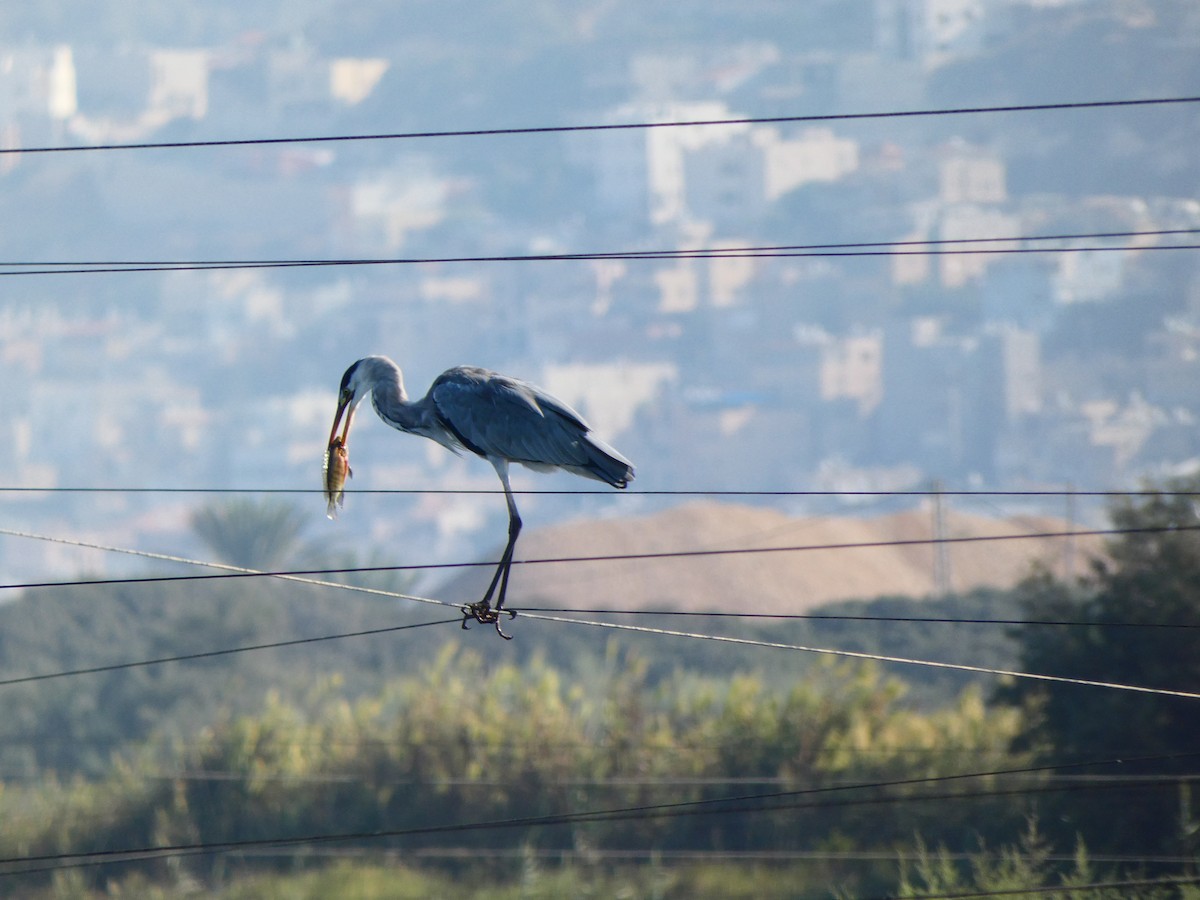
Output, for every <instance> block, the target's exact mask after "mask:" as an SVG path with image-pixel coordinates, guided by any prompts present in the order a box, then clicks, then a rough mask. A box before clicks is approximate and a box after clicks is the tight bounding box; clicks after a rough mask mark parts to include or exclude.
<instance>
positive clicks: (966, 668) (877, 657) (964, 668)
mask: <svg viewBox="0 0 1200 900" xmlns="http://www.w3.org/2000/svg"><path fill="white" fill-rule="evenodd" d="M524 617H525V618H527V619H535V620H541V621H546V622H560V623H563V624H568V625H587V626H590V627H593V628H611V629H614V630H617V631H629V632H635V633H639V634H654V635H660V636H663V637H682V638H690V639H693V640H704V641H716V642H718V643H723V644H736V645H739V646H745V647H759V648H770V649H775V650H791V651H796V652H801V653H816V654H820V655H822V656H838V657H843V658H847V659H858V660H869V661H872V662H884V663H897V664H900V665H910V666H922V667H925V668H932V669H947V670H950V671H955V672H970V673H972V674H975V675H997V676H1000V677H1003V678H1023V679H1027V680H1031V681H1045V682H1051V683H1054V684H1073V685H1077V686H1079V687H1098V688H1106V689H1108V690H1117V691H1131V692H1133V693H1139V694H1154V695H1157V696H1161V697H1178V698H1181V699H1185V700H1200V693H1196V692H1193V691H1177V690H1170V689H1168V688H1155V687H1147V686H1145V685H1137V684H1123V683H1119V682H1113V681H1096V680H1093V679H1090V678H1071V677H1068V676H1065V675H1046V674H1042V673H1039V672H1019V671H1016V670H1014V669H1001V668H996V667H992V666H975V665H969V664H967V663H950V662H939V661H936V660H929V659H913V658H911V657H906V656H891V655H888V654H885V653H867V652H864V651H859V650H836V649H832V648H829V647H809V646H806V645H803V644H787V643H782V642H777V641H761V640H754V639H751V638H740V637H732V636H729V635H714V634H701V633H697V632H692V631H676V630H673V629H669V628H651V627H649V626H646V625H631V624H628V623H623V622H597V621H595V620H591V619H571V618H567V617H564V616H556V615H547V614H545V613H525V614H524Z"/></svg>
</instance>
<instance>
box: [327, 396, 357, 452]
mask: <svg viewBox="0 0 1200 900" xmlns="http://www.w3.org/2000/svg"><path fill="white" fill-rule="evenodd" d="M351 399H352V398H350V397H345V398H342V399H341V400H338V407H337V414H336V415H335V416H334V417H333V428H331V429H329V446H330V447H332V446H333V442H334V441H335V440H336V439H337V430H338V425H339V424H341V421H342V415H343V414H345V416H346V424H345V427H343V428H342V438H341V441H342V446H343V447H345V446H346V440H347V439H348V438H349V437H350V420H351V419H353V418H354V404H353V403H351Z"/></svg>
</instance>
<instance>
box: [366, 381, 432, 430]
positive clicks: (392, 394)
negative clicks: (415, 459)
mask: <svg viewBox="0 0 1200 900" xmlns="http://www.w3.org/2000/svg"><path fill="white" fill-rule="evenodd" d="M371 404H372V405H373V406H374V407H375V412H376V413H378V414H379V418H381V419H383V421H385V422H387V423H388V424H389V425H391V426H392V427H393V428H398V429H399V430H400V431H416V432H419V431H421V429H422V426H423V424H424V422H425V413H424V410H423V409H422V407H421V405H420V404H419V403H410V402H409V400H408V394H406V393H405V392H404V384H403V383H402V382H401V381H400V378H399V376H397V377H395V378H386V379H382V380H380V381H378V382H376V384H375V387H374V388H373V389H372V391H371Z"/></svg>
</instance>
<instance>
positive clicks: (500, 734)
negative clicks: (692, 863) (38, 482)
mask: <svg viewBox="0 0 1200 900" xmlns="http://www.w3.org/2000/svg"><path fill="white" fill-rule="evenodd" d="M646 672H647V667H646V666H645V664H644V663H641V662H639V661H638V660H636V659H629V658H627V657H625V656H624V655H623V654H621V653H619V652H615V651H614V652H613V653H611V654H610V655H609V656H607V657H606V668H605V669H604V670H603V671H601V672H598V673H596V676H595V677H594V678H593V679H592V680H590V681H589V682H586V683H584V682H572V681H570V680H568V679H567V678H565V677H564V675H563V673H562V672H560V671H559V670H557V669H555V668H553V667H551V666H549V665H547V664H545V663H544V662H538V661H534V662H531V663H529V664H527V665H526V666H522V667H518V666H515V665H509V664H501V665H494V666H488V665H487V664H486V663H485V662H484V660H483V658H482V657H481V656H480V655H478V654H473V653H461V652H454V651H453V650H446V651H443V652H442V653H441V654H440V655H439V656H438V657H437V658H436V659H435V660H434V661H433V663H432V664H431V665H430V666H429V667H428V668H427V669H426V670H425V671H424V672H422V673H420V674H416V675H412V676H408V677H405V678H401V679H397V680H395V681H393V682H391V683H389V684H388V685H387V686H386V687H385V688H384V689H383V690H381V691H380V692H378V693H376V694H373V695H370V696H363V697H358V698H351V697H348V696H347V695H346V694H345V692H344V689H343V687H342V686H341V685H340V684H339V683H338V682H337V681H336V680H331V681H326V682H324V683H323V684H321V685H320V686H319V687H318V688H316V689H314V690H312V691H310V692H309V694H308V695H307V696H304V697H301V698H300V699H298V700H293V701H289V700H286V699H284V698H283V697H282V696H280V695H275V696H272V697H270V698H269V699H268V701H267V703H266V705H265V707H264V708H263V709H262V710H261V711H260V712H258V713H256V714H254V715H230V716H227V717H224V718H223V719H221V720H219V721H217V722H215V723H214V724H213V725H212V726H211V727H209V728H208V729H206V730H205V731H204V732H203V734H202V735H201V737H200V739H199V740H195V741H190V742H187V743H183V744H175V745H173V746H163V745H161V744H152V745H148V746H147V747H146V748H145V749H144V751H143V752H141V753H140V754H138V755H137V756H135V757H130V758H128V759H126V760H125V761H123V762H121V763H120V765H119V766H118V767H117V768H116V769H115V770H114V771H113V772H112V773H111V774H110V775H109V776H108V777H107V778H105V779H103V780H101V781H98V782H94V783H86V782H82V781H76V782H72V783H70V784H68V785H62V784H59V783H57V782H48V783H46V784H43V785H41V786H38V787H35V788H28V789H22V788H19V787H16V786H8V787H7V788H6V790H5V791H4V792H3V793H2V794H0V818H2V819H3V821H5V823H6V828H5V831H4V833H3V834H2V835H0V856H7V855H22V856H28V855H41V854H44V853H56V852H69V851H78V850H80V849H86V850H94V849H102V848H116V847H141V846H153V845H181V844H182V845H189V844H194V843H212V842H225V841H245V840H264V839H278V838H287V837H291V836H306V835H321V834H324V835H330V834H347V835H364V836H365V835H371V834H376V833H379V832H386V833H390V834H392V835H394V836H393V837H391V838H388V837H380V838H366V837H360V838H358V839H353V840H347V841H338V842H337V843H336V847H337V848H338V849H339V850H345V851H356V852H361V853H365V854H380V853H386V852H389V851H390V852H397V853H400V854H401V855H402V856H403V857H405V858H408V857H409V856H410V855H413V854H417V853H419V852H420V851H421V850H422V848H428V847H442V846H445V844H446V843H447V842H450V843H451V844H452V845H460V844H467V845H470V846H473V847H476V848H479V850H480V858H479V860H478V861H475V860H472V859H471V858H470V857H469V856H468V858H467V859H466V860H465V861H464V862H462V863H459V864H456V869H455V871H456V872H457V873H458V876H459V877H462V878H466V879H468V881H469V880H470V879H471V878H475V877H481V875H480V873H482V872H486V873H487V874H488V877H489V878H490V879H491V880H492V881H497V880H498V881H499V883H511V882H517V881H519V880H521V879H526V880H528V878H530V877H532V876H531V875H530V873H531V871H533V870H532V869H531V868H530V866H531V865H532V863H531V862H530V861H529V860H526V861H525V862H522V861H521V857H520V854H519V851H520V850H521V848H536V849H537V850H538V851H539V852H540V853H547V852H552V853H563V854H566V856H567V858H568V859H585V860H586V859H588V858H589V854H591V853H593V852H596V853H603V851H604V850H605V849H607V848H616V849H619V848H624V847H632V848H658V849H660V850H662V851H663V852H669V851H687V852H696V851H730V850H768V851H793V850H815V849H820V848H822V847H829V846H832V844H831V843H830V842H831V840H835V839H834V838H833V836H835V835H847V836H851V837H850V839H851V840H852V841H853V842H854V845H855V846H876V847H889V846H893V845H896V844H898V843H899V842H901V841H902V840H904V838H905V837H906V835H907V834H909V833H910V829H911V828H913V827H914V824H916V825H917V826H918V827H920V828H921V830H922V831H924V832H928V833H931V834H934V835H936V836H937V837H938V839H942V840H950V839H952V838H953V837H954V835H955V834H957V833H958V832H960V831H962V830H963V828H964V827H965V823H966V822H968V821H980V820H985V821H990V822H992V823H994V825H995V826H996V827H998V828H1002V827H1003V826H1004V823H1005V822H1006V821H1010V820H1011V818H1012V817H1011V815H1009V814H1008V813H1006V812H1005V811H1004V810H1003V809H1001V808H999V807H988V806H986V805H985V806H983V807H980V806H978V805H974V804H972V803H969V802H964V803H963V804H962V805H961V806H957V805H956V809H955V810H953V811H952V812H949V813H948V812H947V811H946V810H944V809H942V810H939V809H935V808H932V807H933V805H932V804H915V805H913V806H912V808H911V814H907V813H906V815H905V816H904V817H890V816H880V815H879V809H878V807H877V806H876V805H874V804H871V805H868V806H865V807H864V806H861V805H850V806H847V805H845V804H838V803H835V804H826V803H819V802H813V801H814V800H824V799H825V797H823V796H822V795H823V793H824V792H827V791H828V789H829V785H830V784H831V783H834V784H836V783H839V782H848V781H867V782H869V781H872V780H888V779H891V778H894V777H896V776H901V775H908V776H914V775H915V776H918V777H919V776H921V775H938V774H950V773H957V772H959V771H961V769H962V763H961V757H960V756H959V755H958V754H959V752H962V751H965V752H968V753H970V754H971V757H970V758H971V759H972V760H973V762H974V763H975V764H976V765H981V766H984V767H987V766H988V765H993V764H994V763H995V759H994V758H993V759H991V760H989V761H987V762H984V760H988V754H989V753H990V752H993V751H994V749H995V748H996V747H998V746H1002V745H1004V744H1005V743H1006V742H1007V741H1008V740H1010V739H1011V737H1012V735H1013V734H1014V733H1015V728H1016V717H1015V715H1014V714H1013V713H1011V712H1003V713H1000V714H998V715H991V714H989V713H988V712H987V711H986V709H985V708H984V707H983V705H982V703H981V702H980V701H979V697H978V694H977V693H976V694H973V695H966V696H964V697H963V699H962V700H961V702H960V703H959V705H958V706H957V707H955V708H952V709H947V710H945V711H943V712H940V713H937V714H922V713H918V712H914V711H911V710H907V709H905V708H904V707H903V706H902V703H901V700H902V695H903V688H902V686H901V685H900V684H898V683H896V682H893V681H888V680H884V679H882V678H881V677H880V676H879V674H878V673H877V672H876V671H875V670H874V669H873V668H872V667H869V666H860V665H847V664H843V663H833V662H825V663H822V664H820V665H819V666H818V667H817V669H816V671H815V672H814V674H813V676H812V677H811V678H806V679H804V680H801V681H797V682H793V683H789V684H776V685H771V684H769V683H767V682H766V681H764V680H763V679H761V678H759V677H756V676H751V675H742V676H739V677H737V678H734V679H732V680H730V681H721V680H718V679H711V678H703V677H700V676H697V675H686V674H682V673H681V674H678V675H676V676H674V677H672V678H670V679H666V680H664V681H663V682H661V683H660V684H658V685H656V686H652V685H650V684H649V683H648V681H647V675H646ZM812 790H816V791H818V793H817V794H815V795H811V796H810V795H809V794H807V793H799V794H795V795H792V796H791V797H790V798H788V797H785V801H786V802H784V803H783V804H781V806H780V808H779V809H777V810H774V811H767V812H763V811H761V810H760V811H758V812H749V811H742V810H728V809H725V810H722V812H721V813H720V814H719V815H684V816H677V815H676V816H654V815H641V814H639V815H632V816H628V817H620V818H617V819H611V820H608V819H600V820H596V821H586V822H574V823H569V824H565V825H561V826H557V827H533V826H530V825H525V824H522V823H521V821H520V820H524V819H526V818H529V817H539V816H555V815H560V814H565V813H574V812H579V811H584V810H602V809H624V808H632V807H646V806H654V805H657V804H680V803H685V804H686V803H691V802H695V801H711V800H716V799H719V798H723V797H728V796H731V795H732V796H738V795H745V794H756V793H763V792H767V793H771V792H778V791H801V792H807V791H812ZM754 805H755V804H751V806H754ZM981 810H982V811H981ZM981 816H983V817H984V818H983V819H981V818H980V817H981ZM901 819H903V822H901ZM514 820H516V821H514ZM491 821H497V822H509V823H512V824H510V825H508V826H506V827H502V828H497V829H487V830H481V831H465V832H459V831H457V830H454V829H455V828H456V827H457V826H458V825H460V824H462V823H479V822H491ZM446 828H450V829H451V830H449V831H446V830H445V829H446ZM430 829H433V830H430ZM323 846H328V845H325V844H321V845H318V847H323ZM842 846H844V844H843V845H842ZM492 854H500V856H499V857H498V858H492ZM505 854H508V855H505ZM513 854H517V855H513ZM319 858H320V857H312V858H311V859H309V858H308V857H306V854H305V852H304V851H303V850H298V851H296V853H295V854H293V855H292V857H291V863H290V864H291V865H292V866H297V865H299V866H301V867H308V866H310V865H316V860H319ZM272 859H276V860H278V861H279V862H280V864H282V863H283V862H286V861H287V859H288V857H287V856H286V855H285V856H283V857H274V858H273V857H266V858H256V857H248V858H247V861H245V862H238V861H237V860H236V859H235V858H228V857H221V856H218V857H216V858H215V860H214V859H209V858H205V857H184V858H179V859H175V860H173V861H170V862H166V861H158V862H150V863H147V864H145V865H144V866H142V867H141V868H140V869H139V870H138V874H137V877H141V878H148V879H150V880H151V881H152V882H153V883H155V884H161V883H163V882H164V880H166V881H169V880H171V879H177V880H178V879H181V878H183V879H185V880H186V879H187V878H193V879H199V880H200V881H201V882H202V883H207V884H210V885H213V884H220V883H223V882H226V881H227V880H228V879H229V878H230V877H231V875H232V874H234V873H243V874H248V873H249V872H252V871H255V870H262V869H264V868H269V867H270V865H271V860H272ZM306 860H308V861H306ZM581 864H582V863H581ZM247 867H248V868H247ZM535 868H536V867H535ZM554 868H555V869H556V870H557V866H555V867H554ZM766 868H768V869H769V868H771V867H766ZM613 871H615V870H612V869H611V868H610V867H604V868H603V871H601V870H597V872H596V873H595V875H596V877H597V878H607V877H610V876H612V877H614V878H615V877H616V876H615V875H613ZM681 871H682V870H681ZM764 871H765V870H764ZM803 871H804V872H806V873H807V874H806V875H804V876H803V877H800V876H799V875H797V874H796V873H795V872H794V873H793V878H792V883H793V885H794V886H795V888H796V889H797V890H800V889H804V890H807V889H809V888H811V889H812V890H814V891H817V890H819V889H820V886H821V885H822V884H825V883H827V880H828V879H829V878H830V877H832V874H833V873H832V871H831V870H828V869H822V868H819V867H818V868H816V869H814V868H812V867H806V868H805V869H804V870H803ZM677 875H678V879H679V880H678V881H670V880H669V879H666V878H665V876H664V880H662V881H661V882H655V884H658V886H659V887H658V888H656V890H658V889H661V890H662V891H666V890H667V888H668V887H669V886H670V884H688V885H692V886H693V887H694V888H695V890H694V891H693V892H692V893H688V891H687V890H684V889H683V888H679V891H680V892H679V893H676V894H674V896H689V895H690V896H704V893H703V891H702V890H701V888H702V887H703V884H710V888H705V890H708V891H709V894H708V895H709V896H717V895H719V894H720V892H719V890H718V889H717V888H716V887H711V885H713V884H716V882H717V881H719V880H720V878H719V876H718V873H717V871H716V870H715V869H714V870H712V871H708V872H707V874H705V873H704V872H703V871H702V870H700V869H696V870H689V872H688V874H687V875H686V877H685V876H684V875H681V874H678V873H677ZM72 877H74V876H72ZM83 877H84V878H85V880H87V881H88V882H92V883H93V885H94V886H95V887H96V888H97V889H99V888H101V887H102V886H103V884H104V883H105V882H106V881H107V880H109V879H117V881H116V882H114V883H118V882H119V881H122V880H126V879H129V878H131V877H134V876H133V875H132V874H130V872H129V868H128V867H127V866H126V867H121V868H119V869H117V868H113V869H105V868H102V869H100V870H99V871H98V872H94V871H92V870H85V871H84V874H83ZM306 877H307V876H306ZM321 877H325V876H324V875H323V874H322V875H320V876H319V877H318V876H317V875H314V876H313V878H314V879H315V881H314V882H313V883H314V884H315V883H317V882H319V880H320V878H321ZM539 877H542V876H541V875H539ZM556 877H557V876H554V877H551V873H546V874H545V878H546V879H547V880H546V881H545V882H544V883H545V884H550V885H554V884H556V883H557V882H555V878H556ZM590 877H591V876H589V878H590ZM637 877H638V878H643V879H644V878H645V877H649V876H647V875H646V873H645V872H640V874H639V875H638V876H637ZM672 877H673V878H674V877H675V876H672ZM758 877H759V876H757V875H756V876H755V878H758ZM767 877H768V876H767V874H763V875H762V878H763V879H767ZM771 877H774V876H771ZM797 878H799V880H797ZM93 879H97V880H95V881H94V882H93ZM668 881H670V884H668ZM613 883H614V884H615V883H616V882H613ZM639 883H642V882H639ZM645 883H646V884H649V882H645ZM752 883H758V882H752ZM763 883H766V882H763ZM805 885H807V887H805ZM298 890H301V889H300V888H298ZM639 890H640V888H639ZM689 890H690V889H689ZM299 895H300V896H305V894H303V893H300V894H299ZM351 895H352V894H351ZM530 895H531V896H540V894H536V893H534V894H530ZM545 895H546V896H550V895H553V890H552V889H550V888H547V890H546V892H545ZM662 895H663V896H671V895H672V894H670V893H669V892H667V893H663V894H662ZM726 895H728V894H726ZM264 896H269V894H264ZM364 896H371V895H370V894H369V893H365V894H364ZM479 896H490V895H488V894H485V893H480V894H479ZM494 896H507V895H505V894H503V893H497V894H495V895H494ZM600 896H603V894H600ZM759 896H770V894H769V893H768V894H761V893H760V894H759Z"/></svg>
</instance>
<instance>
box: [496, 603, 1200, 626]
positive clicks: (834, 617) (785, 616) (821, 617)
mask: <svg viewBox="0 0 1200 900" xmlns="http://www.w3.org/2000/svg"><path fill="white" fill-rule="evenodd" d="M509 608H510V609H512V610H513V612H517V613H521V614H527V613H574V614H576V615H588V616H593V615H594V616H689V617H693V618H698V619H779V620H785V621H789V622H808V621H816V622H921V623H929V624H935V625H1021V626H1025V625H1046V626H1064V627H1076V628H1167V629H1177V628H1184V629H1186V628H1200V622H1096V621H1093V620H1089V619H982V618H953V617H948V616H876V615H851V614H849V613H847V614H845V615H841V614H834V613H750V612H715V611H709V610H684V609H586V608H577V607H573V606H513V607H509Z"/></svg>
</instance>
